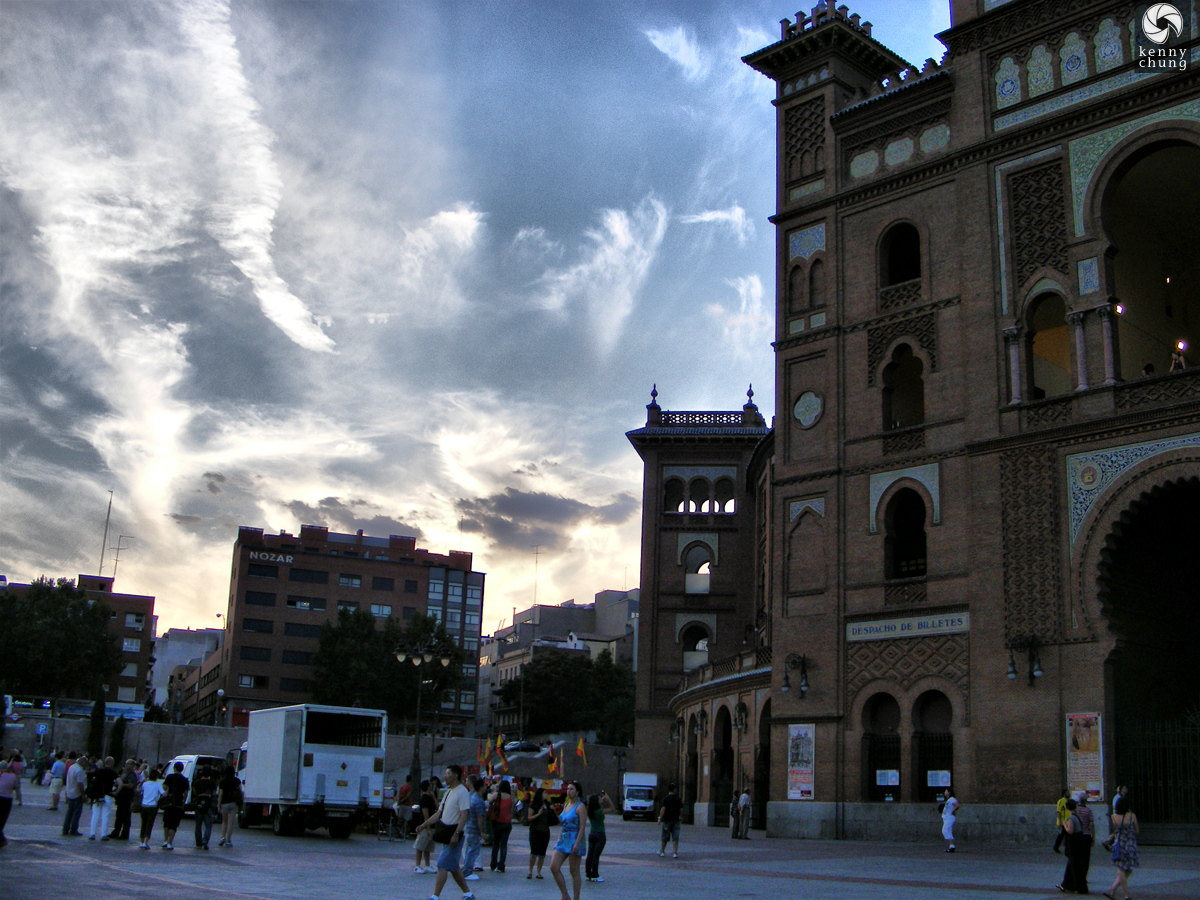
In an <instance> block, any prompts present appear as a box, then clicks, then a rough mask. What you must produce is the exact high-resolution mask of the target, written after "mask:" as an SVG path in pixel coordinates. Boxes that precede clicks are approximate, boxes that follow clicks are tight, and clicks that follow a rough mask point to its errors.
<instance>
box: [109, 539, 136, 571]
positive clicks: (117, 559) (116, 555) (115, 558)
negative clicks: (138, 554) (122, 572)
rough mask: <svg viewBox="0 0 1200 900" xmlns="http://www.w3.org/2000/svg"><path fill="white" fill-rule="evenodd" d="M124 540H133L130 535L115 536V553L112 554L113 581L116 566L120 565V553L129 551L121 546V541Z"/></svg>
mask: <svg viewBox="0 0 1200 900" xmlns="http://www.w3.org/2000/svg"><path fill="white" fill-rule="evenodd" d="M125 538H129V539H130V540H133V535H132V534H119V535H117V546H116V548H115V549H116V552H115V553H113V581H116V580H117V566H118V565H120V563H121V551H122V550H128V549H129V548H128V547H122V546H121V541H123V540H125Z"/></svg>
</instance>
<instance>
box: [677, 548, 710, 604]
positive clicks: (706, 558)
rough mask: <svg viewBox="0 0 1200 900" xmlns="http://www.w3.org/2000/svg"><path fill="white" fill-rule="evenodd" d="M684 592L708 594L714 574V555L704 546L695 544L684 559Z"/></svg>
mask: <svg viewBox="0 0 1200 900" xmlns="http://www.w3.org/2000/svg"><path fill="white" fill-rule="evenodd" d="M683 571H684V592H685V593H688V594H707V593H708V583H709V577H710V575H711V572H712V553H711V552H710V551H709V549H708V547H707V546H706V545H704V544H693V545H692V546H691V547H689V548H688V551H687V553H685V554H684V557H683Z"/></svg>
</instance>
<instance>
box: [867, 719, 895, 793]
mask: <svg viewBox="0 0 1200 900" xmlns="http://www.w3.org/2000/svg"><path fill="white" fill-rule="evenodd" d="M863 762H864V763H865V765H864V766H863V788H864V790H863V793H864V794H866V798H867V800H873V801H879V800H884V801H893V802H895V801H899V800H900V785H899V784H898V783H897V784H888V783H887V781H888V779H889V773H890V775H891V777H892V780H895V781H897V782H898V781H899V779H898V778H896V777H895V776H897V775H898V774H899V772H900V735H898V734H864V735H863ZM880 773H883V774H880ZM880 781H883V782H884V783H883V784H880V783H879V782H880Z"/></svg>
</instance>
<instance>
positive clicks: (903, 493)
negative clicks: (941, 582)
mask: <svg viewBox="0 0 1200 900" xmlns="http://www.w3.org/2000/svg"><path fill="white" fill-rule="evenodd" d="M884 527H885V529H886V537H885V538H884V577H885V578H918V577H920V576H922V575H924V574H925V572H926V569H927V561H926V557H925V501H924V500H922V499H921V495H920V494H918V493H917V492H916V491H914V490H913V489H912V488H902V489H901V490H899V491H897V492H896V494H895V496H893V497H892V499H891V501H890V502H889V503H888V505H887V510H886V511H885V513H884Z"/></svg>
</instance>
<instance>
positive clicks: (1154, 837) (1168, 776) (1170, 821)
mask: <svg viewBox="0 0 1200 900" xmlns="http://www.w3.org/2000/svg"><path fill="white" fill-rule="evenodd" d="M1116 774H1117V784H1118V785H1122V784H1124V785H1127V786H1128V787H1129V789H1130V801H1131V803H1132V805H1133V810H1134V812H1136V813H1137V817H1138V823H1139V825H1140V826H1141V831H1142V836H1143V840H1144V841H1146V842H1147V843H1169V844H1192V845H1195V844H1200V722H1198V721H1196V720H1195V717H1194V716H1193V717H1191V718H1190V719H1176V720H1168V721H1140V722H1139V721H1133V722H1125V723H1123V724H1121V725H1119V726H1118V727H1117V769H1116Z"/></svg>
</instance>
